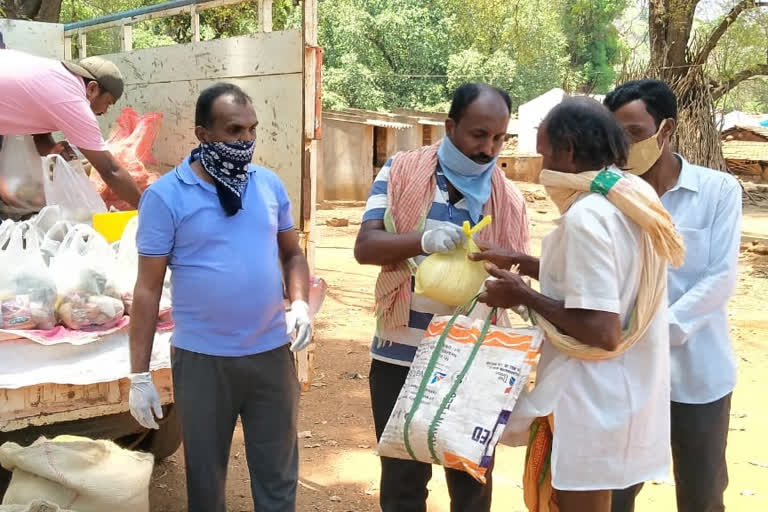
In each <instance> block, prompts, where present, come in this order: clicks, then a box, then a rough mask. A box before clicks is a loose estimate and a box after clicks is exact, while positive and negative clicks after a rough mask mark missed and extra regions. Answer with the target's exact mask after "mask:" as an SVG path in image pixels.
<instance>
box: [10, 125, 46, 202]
mask: <svg viewBox="0 0 768 512" xmlns="http://www.w3.org/2000/svg"><path fill="white" fill-rule="evenodd" d="M43 206H45V194H44V193H43V159H42V158H41V157H40V155H39V154H38V152H37V148H36V147H35V142H34V139H33V138H32V136H31V135H4V136H3V147H2V149H0V214H3V215H6V216H8V217H22V216H24V215H28V214H30V213H34V212H37V211H39V210H40V208H42V207H43Z"/></svg>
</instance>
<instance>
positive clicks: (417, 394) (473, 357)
mask: <svg viewBox="0 0 768 512" xmlns="http://www.w3.org/2000/svg"><path fill="white" fill-rule="evenodd" d="M485 311H488V313H487V314H485ZM496 313H497V312H496V311H495V310H490V309H488V308H485V307H482V306H479V305H478V306H477V307H474V304H472V305H471V306H469V307H464V308H460V309H459V310H458V311H457V312H456V314H454V315H453V316H452V317H448V316H441V317H438V316H436V317H435V318H433V319H432V322H431V323H430V324H429V327H428V328H427V331H426V333H425V336H424V339H423V340H422V341H421V343H420V344H419V348H418V349H417V351H416V356H415V357H414V360H413V364H412V365H411V368H410V370H409V371H408V377H407V378H406V381H405V384H404V385H403V388H402V390H401V391H400V394H399V396H398V398H397V402H396V403H395V407H394V409H393V411H392V414H391V415H390V417H389V421H388V422H387V426H386V428H385V429H384V433H383V434H382V436H381V439H380V441H379V446H378V452H379V455H381V456H383V457H394V458H398V459H405V460H417V461H421V462H426V463H430V464H439V465H442V466H445V467H447V468H452V469H458V470H460V471H465V472H467V473H469V474H470V475H471V476H472V477H473V478H474V479H475V480H477V481H479V482H481V483H485V481H486V479H485V474H486V472H487V471H488V467H489V466H490V462H491V459H492V457H493V453H494V451H495V449H496V444H497V443H498V442H499V439H500V438H501V435H502V433H503V432H504V429H505V427H506V424H507V420H508V419H509V416H510V412H511V411H512V408H513V407H514V406H515V402H516V401H517V397H518V396H519V394H520V392H521V391H522V389H523V387H524V386H525V385H526V384H527V383H528V377H529V374H530V372H531V369H532V367H533V366H534V364H535V361H536V358H537V355H538V352H539V347H540V346H541V342H542V339H543V334H542V332H541V330H539V329H538V328H536V327H533V328H531V327H527V328H524V327H519V328H515V327H502V326H500V325H493V324H492V319H493V318H494V317H495V316H496ZM498 323H502V322H498Z"/></svg>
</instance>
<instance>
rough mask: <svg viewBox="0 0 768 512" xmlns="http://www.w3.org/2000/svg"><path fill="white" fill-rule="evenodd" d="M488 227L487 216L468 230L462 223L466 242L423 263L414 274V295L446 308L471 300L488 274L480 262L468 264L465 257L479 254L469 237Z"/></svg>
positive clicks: (489, 220) (432, 256) (467, 224)
mask: <svg viewBox="0 0 768 512" xmlns="http://www.w3.org/2000/svg"><path fill="white" fill-rule="evenodd" d="M490 223H491V216H490V215H489V216H487V217H483V219H482V220H481V221H480V222H478V223H477V225H476V226H475V227H473V228H471V229H470V227H469V222H467V221H465V222H464V233H465V234H466V235H467V241H466V242H465V243H464V244H463V245H461V246H459V247H457V248H456V249H454V250H452V251H450V252H445V253H438V254H432V255H431V256H428V257H427V258H426V259H425V260H424V261H422V262H421V265H419V268H418V270H417V271H416V288H415V292H416V293H417V294H418V295H423V296H424V297H427V298H429V299H432V300H436V301H438V302H440V303H442V304H447V305H449V306H461V305H463V304H466V303H467V302H469V301H470V300H472V298H473V297H474V296H475V295H477V292H478V290H480V287H481V286H482V285H483V282H485V280H486V279H487V278H488V272H486V271H485V266H484V265H483V262H481V261H471V260H470V259H469V258H468V257H467V256H468V255H469V254H470V253H473V252H480V249H479V248H478V247H477V244H475V241H474V240H472V237H473V236H474V235H476V234H477V233H478V232H479V231H480V230H481V229H483V228H485V227H486V226H488V225H489V224H490Z"/></svg>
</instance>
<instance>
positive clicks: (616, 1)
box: [562, 0, 629, 93]
mask: <svg viewBox="0 0 768 512" xmlns="http://www.w3.org/2000/svg"><path fill="white" fill-rule="evenodd" d="M628 3H629V2H628V0H571V1H568V2H565V3H564V8H563V18H562V19H563V30H564V33H565V36H566V38H567V40H568V53H569V54H570V62H571V67H572V68H573V69H574V70H575V71H577V72H580V73H581V76H582V79H583V83H582V84H581V87H580V88H581V89H582V90H585V91H594V92H598V93H605V92H608V90H610V88H611V87H612V86H613V83H614V81H615V78H616V72H615V70H614V68H615V66H616V65H617V64H618V63H619V62H620V61H621V56H622V54H621V40H620V38H619V33H618V31H617V30H616V27H615V26H614V24H613V23H614V22H615V21H616V20H617V19H618V18H619V17H620V16H621V15H622V13H623V12H624V11H625V9H626V8H627V5H628Z"/></svg>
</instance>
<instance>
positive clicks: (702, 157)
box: [643, 0, 768, 169]
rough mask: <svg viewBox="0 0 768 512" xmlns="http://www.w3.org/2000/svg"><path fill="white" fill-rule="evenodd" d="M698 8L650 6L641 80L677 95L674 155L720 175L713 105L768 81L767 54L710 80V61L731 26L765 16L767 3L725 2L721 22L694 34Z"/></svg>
mask: <svg viewBox="0 0 768 512" xmlns="http://www.w3.org/2000/svg"><path fill="white" fill-rule="evenodd" d="M698 5H699V0H649V12H648V31H649V36H650V37H649V40H650V50H651V52H650V56H651V57H650V63H649V66H648V69H647V70H645V71H644V73H643V75H645V76H655V77H658V78H660V79H662V80H664V81H666V82H667V83H669V84H670V85H671V86H672V88H673V89H674V91H675V93H676V95H677V98H678V125H679V128H678V130H677V132H676V137H677V141H676V143H677V147H678V149H679V150H680V151H681V152H682V153H684V154H686V155H687V156H688V157H689V158H691V159H692V160H693V161H696V162H697V163H699V164H702V165H707V166H709V167H713V168H721V169H722V168H724V167H725V162H724V161H723V157H722V153H721V151H720V143H719V141H720V134H719V133H718V131H717V128H716V127H715V125H714V123H712V114H713V110H714V102H716V101H719V100H720V99H721V98H723V96H724V95H726V94H727V93H728V92H729V91H731V90H733V89H734V88H735V87H737V86H738V85H740V84H742V83H743V82H745V81H748V80H751V79H752V78H754V77H758V76H761V75H768V50H766V48H765V46H763V47H762V49H760V50H759V51H757V55H756V57H757V60H756V61H752V62H741V63H739V65H738V66H734V67H732V68H725V67H724V68H722V69H723V70H724V71H727V73H726V74H725V75H724V76H717V74H716V73H715V74H714V76H713V74H712V69H711V63H710V58H711V57H712V56H713V54H714V53H716V52H717V51H718V49H719V48H720V45H721V44H722V43H723V38H724V36H726V34H728V33H729V32H730V28H731V27H732V26H733V25H734V24H736V23H737V22H739V20H744V19H746V18H747V17H748V16H751V15H753V13H760V12H764V9H763V10H761V8H763V7H768V1H766V0H728V1H727V2H726V5H725V8H726V11H725V14H724V15H723V16H722V17H720V19H719V20H717V21H716V22H715V23H714V24H712V25H709V26H707V25H704V26H702V27H700V30H698V31H694V28H695V26H694V25H695V20H696V17H695V14H696V7H697V6H698ZM754 15H755V16H758V17H759V16H762V15H760V14H754Z"/></svg>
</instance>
